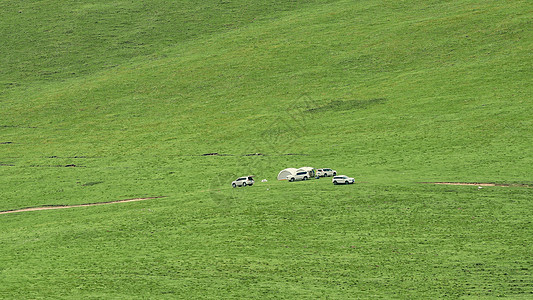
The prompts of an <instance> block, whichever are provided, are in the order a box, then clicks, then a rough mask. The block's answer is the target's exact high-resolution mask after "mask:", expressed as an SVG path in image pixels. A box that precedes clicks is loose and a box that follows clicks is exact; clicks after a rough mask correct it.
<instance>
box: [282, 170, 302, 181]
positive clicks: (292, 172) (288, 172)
mask: <svg viewBox="0 0 533 300" xmlns="http://www.w3.org/2000/svg"><path fill="white" fill-rule="evenodd" d="M296 171H298V169H296V168H287V169H284V170H281V171H280V172H279V174H278V180H286V179H287V176H289V175H296Z"/></svg>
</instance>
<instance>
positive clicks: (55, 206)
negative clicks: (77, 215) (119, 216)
mask: <svg viewBox="0 0 533 300" xmlns="http://www.w3.org/2000/svg"><path fill="white" fill-rule="evenodd" d="M164 197H165V196H159V197H146V198H134V199H124V200H117V201H109V202H98V203H86V204H77V205H47V206H40V207H28V208H22V209H16V210H5V211H0V215H1V214H10V213H18V212H26V211H37V210H50V209H62V208H74V207H85V206H97V205H107V204H115V203H126V202H134V201H143V200H150V199H158V198H164Z"/></svg>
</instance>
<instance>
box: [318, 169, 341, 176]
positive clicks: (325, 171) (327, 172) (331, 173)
mask: <svg viewBox="0 0 533 300" xmlns="http://www.w3.org/2000/svg"><path fill="white" fill-rule="evenodd" d="M316 174H317V175H318V176H319V177H331V176H335V175H337V171H335V170H332V169H328V168H324V169H318V170H317V171H316Z"/></svg>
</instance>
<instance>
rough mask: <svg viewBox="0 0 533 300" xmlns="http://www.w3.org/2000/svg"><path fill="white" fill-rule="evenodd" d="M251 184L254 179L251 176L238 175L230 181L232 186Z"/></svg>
mask: <svg viewBox="0 0 533 300" xmlns="http://www.w3.org/2000/svg"><path fill="white" fill-rule="evenodd" d="M247 185H248V186H252V185H254V179H253V178H252V176H245V177H239V178H237V179H236V180H234V181H233V182H232V183H231V186H232V187H238V186H247Z"/></svg>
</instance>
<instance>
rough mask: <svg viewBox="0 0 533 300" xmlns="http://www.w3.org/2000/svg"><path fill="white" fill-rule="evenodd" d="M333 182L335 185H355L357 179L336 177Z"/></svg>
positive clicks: (344, 176) (342, 176) (343, 176)
mask: <svg viewBox="0 0 533 300" xmlns="http://www.w3.org/2000/svg"><path fill="white" fill-rule="evenodd" d="M331 181H332V182H333V184H353V183H355V179H353V178H351V177H348V176H346V175H339V176H334V177H333V179H332V180H331Z"/></svg>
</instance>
